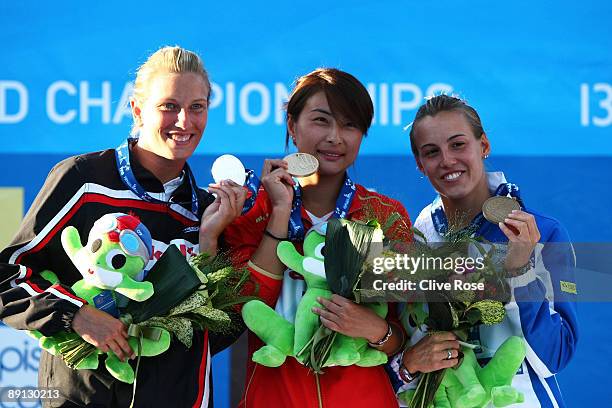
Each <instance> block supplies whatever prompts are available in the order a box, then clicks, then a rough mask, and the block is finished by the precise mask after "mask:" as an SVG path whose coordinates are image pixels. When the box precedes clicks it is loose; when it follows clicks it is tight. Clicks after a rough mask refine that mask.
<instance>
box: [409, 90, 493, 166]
mask: <svg viewBox="0 0 612 408" xmlns="http://www.w3.org/2000/svg"><path fill="white" fill-rule="evenodd" d="M448 111H458V112H461V113H463V116H465V119H466V120H467V121H468V124H469V125H470V127H471V128H472V131H473V132H474V136H476V139H478V140H480V138H481V137H482V135H483V134H484V129H483V128H482V122H481V121H480V116H478V113H477V112H476V109H474V108H472V107H471V106H470V105H468V104H467V103H465V101H463V100H461V99H459V98H456V97H454V96H449V95H438V96H434V97H433V98H430V99H428V100H427V102H425V103H424V104H423V105H421V107H420V108H419V110H417V113H416V115H415V116H414V121H413V122H412V127H411V128H410V148H411V149H412V154H414V157H418V155H419V152H418V150H417V148H416V146H415V145H414V128H415V127H416V125H417V123H418V122H419V121H420V120H421V119H423V118H424V117H426V116H436V115H437V114H438V113H440V112H448Z"/></svg>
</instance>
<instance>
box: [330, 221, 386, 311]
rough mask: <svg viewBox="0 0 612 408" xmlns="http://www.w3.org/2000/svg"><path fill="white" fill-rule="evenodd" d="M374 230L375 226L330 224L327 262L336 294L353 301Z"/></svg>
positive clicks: (350, 222) (331, 286) (345, 223)
mask: <svg viewBox="0 0 612 408" xmlns="http://www.w3.org/2000/svg"><path fill="white" fill-rule="evenodd" d="M374 231H375V228H374V227H371V226H369V225H366V224H361V223H357V222H353V221H348V220H344V219H337V218H333V219H331V220H329V221H328V223H327V233H326V235H325V259H324V263H325V274H326V276H327V283H328V284H329V287H330V289H331V290H332V292H334V293H337V294H338V295H340V296H343V297H345V298H349V299H352V298H353V290H354V289H355V287H356V285H357V283H358V280H359V277H360V275H361V273H362V266H363V263H364V261H365V259H366V257H367V254H368V250H369V248H370V244H371V242H372V235H373V234H374Z"/></svg>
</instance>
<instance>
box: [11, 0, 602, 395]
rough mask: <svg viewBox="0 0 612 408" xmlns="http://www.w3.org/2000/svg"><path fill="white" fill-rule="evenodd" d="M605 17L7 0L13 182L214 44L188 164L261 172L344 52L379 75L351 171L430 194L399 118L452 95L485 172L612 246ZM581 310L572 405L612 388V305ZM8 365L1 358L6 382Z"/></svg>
mask: <svg viewBox="0 0 612 408" xmlns="http://www.w3.org/2000/svg"><path fill="white" fill-rule="evenodd" d="M610 21H612V4H611V3H609V2H605V1H603V0H602V1H591V2H580V3H576V2H569V1H568V2H563V1H561V2H560V1H556V2H552V1H543V2H537V3H533V2H527V1H523V0H520V1H515V2H512V4H511V5H504V6H502V5H491V4H490V2H485V1H480V0H478V1H471V2H450V1H439V2H435V4H428V3H425V2H420V3H418V4H415V3H413V2H408V1H403V2H387V1H379V2H376V3H373V2H362V1H350V2H349V1H334V2H330V3H329V4H325V3H319V2H312V1H311V2H306V1H298V2H266V4H265V5H264V4H257V3H252V2H246V1H245V2H243V1H234V2H216V3H212V4H205V5H203V4H202V2H180V3H172V4H169V3H167V2H160V1H154V0H151V1H149V2H147V3H146V4H143V3H131V2H119V1H115V0H113V1H106V2H104V3H99V4H91V5H88V6H87V7H86V8H85V7H83V6H82V5H80V4H79V3H77V2H73V3H72V2H64V3H62V5H59V4H29V3H24V4H20V5H17V4H10V3H7V2H4V3H2V4H1V5H0V27H1V28H0V32H1V33H2V35H3V38H4V41H3V47H2V51H3V52H2V57H1V58H2V64H0V188H2V187H8V186H17V187H23V188H24V191H25V206H26V208H27V207H28V206H29V205H30V203H31V202H32V200H33V198H34V197H35V195H36V193H37V191H38V189H39V188H40V187H41V186H42V183H43V181H44V178H45V176H46V174H47V172H48V171H49V170H50V168H51V167H52V165H53V164H54V163H55V162H57V161H59V160H60V159H62V158H64V157H66V156H67V155H70V154H75V153H79V152H85V151H91V150H97V149H102V148H107V147H111V146H115V145H117V144H119V143H120V142H121V141H122V139H124V138H125V136H126V135H127V133H128V131H129V127H130V124H131V119H130V114H129V110H128V109H127V100H128V99H127V98H128V96H129V90H130V84H129V81H130V80H132V79H133V73H134V72H135V69H136V67H137V66H138V65H139V64H140V63H142V62H143V61H144V59H145V58H146V56H147V55H148V54H150V53H151V52H153V51H154V50H156V49H157V48H159V47H160V46H162V45H173V44H179V45H181V46H183V47H186V48H190V49H193V50H196V51H198V52H200V53H201V55H202V56H203V57H204V60H205V63H206V66H207V68H208V70H209V72H210V76H211V79H212V81H213V82H214V86H213V100H212V106H211V112H210V115H209V122H208V127H207V129H206V132H205V137H204V139H203V142H202V143H201V145H200V147H199V148H198V151H197V153H198V154H197V155H196V156H195V157H194V158H193V160H192V164H193V167H194V169H195V172H196V176H197V177H198V179H199V182H200V184H202V185H205V184H206V183H207V182H208V181H209V179H210V173H209V171H208V169H209V168H210V164H211V163H212V160H213V159H214V158H215V157H216V156H217V155H218V154H222V153H233V154H236V155H238V156H239V157H240V158H241V159H243V161H244V162H245V163H246V164H247V165H248V166H250V167H253V168H255V169H259V168H260V167H261V162H262V159H263V157H268V156H273V157H277V156H280V155H282V153H283V148H284V147H283V143H284V126H283V113H282V110H281V109H280V108H281V106H282V104H283V102H284V101H285V100H286V96H287V93H288V91H289V89H291V83H292V81H293V80H294V79H295V78H296V77H297V76H299V75H301V74H303V73H306V72H308V71H310V70H312V69H313V68H315V67H318V66H336V67H339V68H341V69H344V70H347V71H349V72H351V73H353V74H355V75H356V76H357V77H358V78H360V79H361V80H362V81H363V82H364V83H365V84H366V85H367V86H368V89H369V90H370V93H371V94H372V97H373V100H374V102H375V109H376V115H375V124H374V125H373V127H372V128H371V130H370V132H369V136H368V137H367V138H366V139H365V142H364V143H363V146H362V151H361V154H360V158H359V160H358V162H357V163H356V164H355V166H354V168H353V169H352V170H351V172H352V173H353V175H354V176H355V178H356V179H357V180H358V181H359V182H361V183H362V184H365V185H366V186H368V187H372V188H375V189H377V190H378V191H380V192H382V193H384V194H387V195H390V196H392V197H395V198H398V199H400V200H401V201H402V202H403V203H404V204H405V205H406V208H407V209H408V210H409V212H410V214H411V215H412V216H416V215H417V214H418V212H419V211H420V209H421V208H422V207H423V206H424V205H426V204H427V203H428V202H429V201H430V200H431V199H432V198H433V191H432V190H431V188H430V187H429V185H428V183H427V181H426V180H424V179H421V178H420V174H419V173H418V172H417V171H416V170H415V163H414V160H413V159H412V157H411V155H410V151H409V147H408V146H409V143H408V137H407V133H406V132H404V131H403V130H402V128H403V126H404V125H406V124H408V123H409V122H410V121H411V120H412V117H413V116H414V113H415V108H416V107H418V106H419V105H420V104H421V103H422V102H423V98H424V97H425V96H426V95H430V94H432V93H439V92H442V91H443V92H455V93H458V94H459V95H461V96H463V97H465V98H467V99H468V101H469V102H470V103H471V104H472V105H474V106H475V107H476V108H477V109H478V110H479V112H480V114H481V117H482V119H483V123H484V126H485V129H486V130H487V132H488V134H489V137H490V140H491V142H492V146H493V153H492V156H491V158H490V159H489V160H488V166H489V168H490V169H491V170H499V169H503V170H504V171H505V173H506V175H507V177H508V178H509V179H510V180H512V181H514V182H516V183H518V184H519V185H520V186H521V188H522V190H523V195H524V197H525V201H526V203H527V205H528V206H530V207H533V208H536V209H538V210H540V211H541V212H545V213H547V214H550V215H552V216H554V217H556V218H558V219H559V220H560V221H561V222H563V223H564V224H565V226H566V227H567V228H568V230H569V232H570V235H571V236H572V238H573V239H574V240H575V241H577V242H611V239H612V216H611V215H610V212H609V203H610V202H612V193H611V192H610V182H609V177H610V171H611V170H612V140H611V138H612V53H611V52H610V50H611V49H612V28H611V27H612V24H610ZM611 289H612V288H611ZM579 312H580V324H581V327H580V329H581V338H580V343H579V347H578V353H577V355H576V357H575V359H574V361H573V362H572V364H571V365H570V366H569V367H568V368H567V369H566V370H565V371H564V372H563V373H561V375H560V376H559V382H560V383H561V386H562V389H563V391H564V394H565V398H566V400H567V402H568V405H569V406H601V404H602V403H603V402H604V401H610V400H612V381H610V380H609V377H608V375H607V373H608V372H609V371H610V369H611V368H612V359H611V358H610V357H609V352H608V351H607V348H606V346H607V341H606V339H608V338H609V337H610V334H611V333H612V330H611V329H610V326H609V323H607V322H608V321H609V316H610V315H611V312H612V307H611V306H610V304H609V303H597V304H594V303H588V304H587V303H581V304H580V305H579ZM4 330H8V329H4ZM2 347H5V346H2ZM7 350H9V349H7V348H6V347H5V348H4V349H3V350H0V354H1V355H5V354H7V355H8V353H6V351H7ZM11 350H13V349H10V350H9V351H11ZM13 351H14V350H13ZM11 352H12V351H11ZM15 355H17V353H16V352H15ZM2 364H5V366H4V367H3V366H2ZM11 364H13V363H11ZM15 364H16V363H15ZM9 365H10V364H9V363H4V362H3V360H1V359H0V385H2V384H3V383H2V376H1V375H2V372H3V370H6V369H7V367H9ZM13 365H14V364H13ZM11 367H12V365H11ZM25 367H26V368H27V367H29V366H28V364H26V365H25ZM227 367H228V355H227V353H224V354H222V355H220V356H218V357H217V358H216V359H215V387H216V390H215V400H216V402H217V403H218V406H220V407H224V406H228V405H229V397H228V394H229V376H230V373H229V371H228V368H227Z"/></svg>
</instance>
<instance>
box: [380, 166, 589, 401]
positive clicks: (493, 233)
mask: <svg viewBox="0 0 612 408" xmlns="http://www.w3.org/2000/svg"><path fill="white" fill-rule="evenodd" d="M487 177H488V182H489V189H490V191H491V193H492V194H495V192H496V191H499V190H498V187H499V186H500V185H502V184H504V183H506V180H505V177H504V175H503V173H501V172H498V173H488V174H487ZM517 190H518V189H517ZM517 193H518V191H517ZM441 206H442V203H441V200H440V199H439V197H438V198H437V199H436V200H435V201H434V202H433V203H432V204H430V205H428V206H427V207H425V208H424V209H423V210H422V211H421V213H420V214H419V216H418V218H417V219H416V221H415V223H414V226H415V228H417V229H418V230H420V231H421V232H423V233H424V235H425V237H426V238H427V241H428V242H444V237H443V235H442V234H440V233H439V232H438V229H439V228H436V226H435V225H434V221H433V220H432V213H433V212H435V211H436V210H438V208H441ZM524 210H525V211H527V212H529V213H531V214H533V215H534V217H535V219H536V223H537V225H538V229H539V230H540V234H541V238H540V242H539V243H538V244H537V245H536V248H535V250H534V258H533V261H534V263H533V264H534V267H533V268H531V269H530V270H529V271H527V272H526V273H524V274H523V275H521V276H518V277H515V278H510V279H509V280H508V281H509V284H510V287H511V288H512V299H511V301H510V302H508V303H507V304H506V305H505V308H506V317H505V319H504V321H503V322H502V323H500V324H497V325H493V326H485V325H481V326H479V327H478V328H477V330H474V332H473V333H471V334H470V339H469V341H470V342H472V343H479V344H480V345H481V349H480V352H477V353H476V356H477V358H478V360H479V362H480V363H481V365H484V364H486V362H487V361H488V360H489V359H490V358H491V357H492V356H493V354H494V353H495V351H496V350H497V348H498V347H499V346H500V345H501V343H503V342H504V341H505V340H506V339H507V338H508V337H509V336H519V337H522V338H523V339H524V340H525V346H526V350H527V355H526V358H525V360H524V361H523V364H522V366H521V367H520V368H519V370H518V372H517V374H516V376H515V377H514V379H513V382H512V386H513V387H515V388H516V389H518V390H519V391H520V392H522V393H523V394H524V395H525V401H524V403H522V404H515V405H512V406H513V407H517V408H518V407H529V408H534V407H565V404H564V402H563V398H562V396H561V391H560V389H559V385H558V383H557V381H556V379H555V374H556V373H558V372H559V371H561V370H563V368H565V366H566V365H567V364H568V363H569V362H570V360H571V359H572V356H573V355H574V352H575V350H576V344H577V341H578V324H577V319H576V297H577V295H576V286H575V276H574V268H575V256H574V251H573V247H572V245H571V243H570V240H569V236H568V234H567V232H566V230H565V228H563V226H562V225H561V224H560V223H559V222H558V221H557V220H555V219H553V218H550V217H548V216H545V215H542V214H539V213H536V212H534V211H532V210H530V209H529V208H524ZM477 235H478V236H481V237H483V238H485V239H486V240H487V241H490V242H493V243H506V242H507V241H508V239H507V238H506V236H505V235H504V234H503V232H502V231H501V230H500V229H499V227H498V226H497V225H495V224H492V223H490V222H488V221H486V220H485V221H484V223H482V224H481V227H480V228H479V230H478V232H477ZM403 324H404V325H405V327H406V329H407V331H408V333H409V335H410V336H411V338H410V343H411V344H416V343H417V342H418V341H419V340H420V339H421V338H422V337H423V336H424V331H425V330H426V328H425V327H421V328H417V327H414V326H412V327H411V324H410V323H409V321H408V319H407V318H406V319H404V320H403ZM477 351H478V349H477ZM398 360H399V357H398V356H396V357H395V358H394V359H392V361H391V363H390V364H389V365H388V367H387V369H388V371H389V372H391V380H392V382H393V383H394V386H395V388H396V391H397V392H401V391H404V390H406V389H410V388H414V387H416V383H417V381H414V382H413V383H410V384H405V383H403V382H402V381H401V379H399V376H398V375H396V373H397V369H398V364H399V361H398ZM490 406H492V405H490Z"/></svg>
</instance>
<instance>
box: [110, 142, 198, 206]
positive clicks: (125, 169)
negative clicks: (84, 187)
mask: <svg viewBox="0 0 612 408" xmlns="http://www.w3.org/2000/svg"><path fill="white" fill-rule="evenodd" d="M137 140H138V139H135V138H128V140H126V141H125V142H124V143H123V144H121V145H120V146H118V147H117V148H116V149H115V159H116V162H117V171H118V172H119V176H120V177H121V181H123V184H125V185H126V187H127V188H129V189H130V190H131V191H132V192H133V193H134V194H136V195H137V196H138V198H140V199H141V200H144V201H147V202H150V203H158V204H167V205H169V204H171V203H170V202H166V201H162V200H158V199H157V198H154V197H151V196H150V195H149V193H147V192H146V191H145V189H144V188H143V187H142V186H141V185H140V183H139V182H138V180H136V177H135V176H134V172H133V171H132V166H131V165H130V149H129V147H128V144H129V143H130V142H136V141H137ZM185 174H187V177H188V178H189V184H190V185H191V212H192V213H193V214H194V215H195V216H196V217H197V216H198V212H199V209H200V203H199V202H198V194H197V186H196V182H195V178H194V177H193V173H192V172H191V169H190V168H189V165H188V164H187V163H185Z"/></svg>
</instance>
